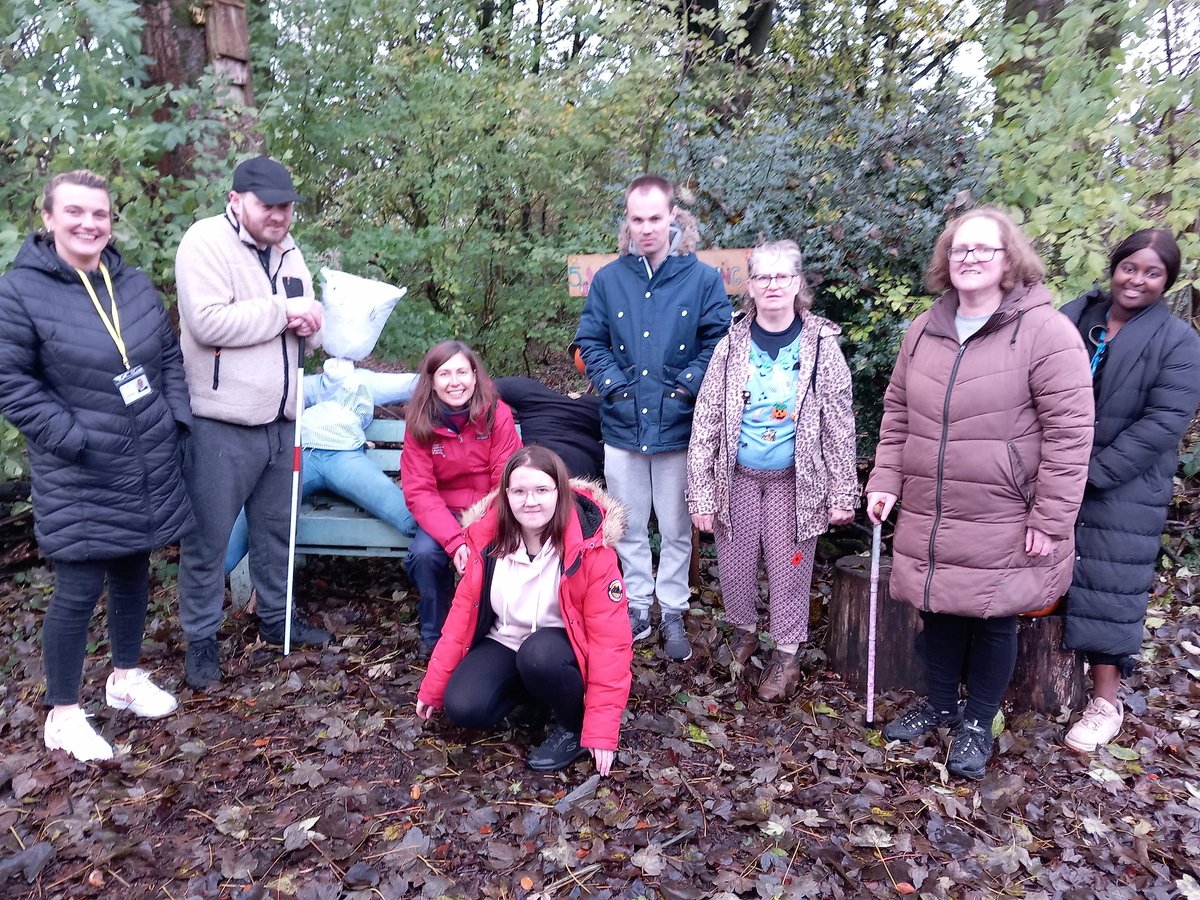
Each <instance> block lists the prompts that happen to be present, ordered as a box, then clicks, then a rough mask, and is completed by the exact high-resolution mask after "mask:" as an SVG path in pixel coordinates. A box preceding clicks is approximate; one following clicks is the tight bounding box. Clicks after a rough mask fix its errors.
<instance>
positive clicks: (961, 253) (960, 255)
mask: <svg viewBox="0 0 1200 900" xmlns="http://www.w3.org/2000/svg"><path fill="white" fill-rule="evenodd" d="M1003 252H1004V248H1003V247H951V248H950V258H951V259H952V260H954V261H955V262H963V261H964V260H965V259H966V258H967V257H968V256H974V257H975V260H976V261H977V262H991V261H992V260H993V259H995V257H996V254H997V253H1003Z"/></svg>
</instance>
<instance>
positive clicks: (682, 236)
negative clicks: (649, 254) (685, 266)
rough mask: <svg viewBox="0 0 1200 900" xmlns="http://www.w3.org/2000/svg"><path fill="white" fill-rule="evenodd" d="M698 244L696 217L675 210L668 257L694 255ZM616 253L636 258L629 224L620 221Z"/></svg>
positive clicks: (684, 211) (684, 210)
mask: <svg viewBox="0 0 1200 900" xmlns="http://www.w3.org/2000/svg"><path fill="white" fill-rule="evenodd" d="M699 244H700V228H699V226H698V224H697V222H696V217H695V216H693V215H692V214H691V213H690V212H688V211H687V210H686V209H679V208H676V215H675V221H674V222H672V223H671V250H670V253H669V254H668V255H669V256H687V255H688V254H689V253H695V252H696V248H697V247H698V246H699ZM617 253H619V254H620V255H621V256H625V255H626V254H629V255H632V256H637V255H638V254H637V252H636V251H635V250H634V247H633V235H632V234H630V232H629V223H628V222H626V221H625V220H623V219H622V220H621V230H620V231H619V232H618V233H617Z"/></svg>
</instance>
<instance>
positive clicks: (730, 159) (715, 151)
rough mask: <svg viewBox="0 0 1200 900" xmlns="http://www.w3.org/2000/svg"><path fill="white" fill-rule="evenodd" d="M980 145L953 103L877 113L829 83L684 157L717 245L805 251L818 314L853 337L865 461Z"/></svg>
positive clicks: (971, 180) (927, 102) (972, 181)
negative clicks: (787, 243)
mask: <svg viewBox="0 0 1200 900" xmlns="http://www.w3.org/2000/svg"><path fill="white" fill-rule="evenodd" d="M974 143H975V139H974V138H973V136H972V130H971V126H970V121H969V117H968V115H967V112H966V111H965V110H964V108H963V107H962V106H961V104H960V103H959V102H958V101H956V100H955V99H954V98H953V95H948V96H947V95H942V96H931V95H911V99H910V100H909V101H908V102H906V103H905V104H903V105H897V106H896V107H895V108H893V109H890V110H880V109H872V108H871V107H870V106H868V105H866V104H862V103H859V102H856V101H855V99H854V98H853V97H852V96H851V95H848V94H847V93H846V92H845V91H843V90H841V88H840V86H839V85H837V84H836V83H833V82H830V81H826V82H824V84H823V85H822V86H821V89H820V90H813V91H811V92H810V93H809V94H808V95H806V96H805V97H804V98H803V101H802V102H801V103H797V104H796V105H795V106H794V107H791V108H789V107H788V106H780V107H777V108H776V113H775V115H774V116H772V117H771V118H770V119H767V120H765V121H762V122H759V123H757V124H756V126H755V127H754V128H750V129H746V130H744V131H743V132H742V133H741V134H737V135H733V136H730V137H726V136H714V137H711V138H701V139H693V140H691V141H689V142H688V143H687V144H686V146H684V147H682V148H681V149H680V154H681V157H682V161H681V162H680V164H679V165H680V168H681V169H685V170H686V171H687V172H688V173H689V175H690V178H691V182H690V183H693V184H695V185H696V200H697V209H698V210H699V211H700V212H701V214H702V216H703V218H704V219H705V221H706V224H707V229H706V238H707V240H708V241H709V242H710V243H712V244H716V245H720V246H753V245H754V244H756V243H758V242H760V241H762V240H782V239H784V238H792V239H794V240H795V241H796V242H797V243H798V244H799V245H800V249H801V252H802V253H803V255H804V265H805V270H806V272H807V273H808V275H809V278H810V281H811V282H813V283H814V289H815V290H814V294H815V304H814V310H815V311H816V312H818V313H820V314H822V315H825V316H827V317H829V318H831V319H833V320H834V321H835V322H838V323H839V324H841V325H842V328H843V340H842V347H843V350H844V352H845V353H846V355H847V358H848V361H849V363H850V367H851V370H852V372H853V374H854V380H855V407H856V411H857V413H858V419H859V422H858V426H859V433H860V448H861V449H862V450H863V452H869V451H870V448H871V447H873V446H874V442H875V435H876V434H877V433H878V424H879V416H880V409H881V405H882V403H881V401H882V393H883V390H884V388H885V387H886V386H887V381H888V378H889V377H890V374H891V370H892V365H893V363H894V362H895V358H896V350H897V348H898V346H899V342H900V338H901V337H902V336H903V332H904V329H905V328H906V327H907V326H908V324H909V322H911V320H912V319H913V317H914V316H916V315H917V314H918V313H920V312H922V311H923V310H924V309H926V308H927V307H928V305H929V302H930V299H931V298H929V297H928V296H926V295H925V291H924V288H923V287H922V286H921V279H922V273H923V270H924V266H925V263H926V261H927V258H928V255H929V250H930V248H931V247H932V246H933V243H934V241H935V239H936V237H937V235H938V233H939V232H940V230H941V228H942V227H943V225H944V224H945V221H946V217H947V213H948V212H949V211H951V210H952V209H953V208H954V206H955V205H956V204H961V203H964V202H966V201H967V199H968V198H969V197H970V195H971V192H972V191H974V190H976V189H977V188H978V187H979V185H980V184H981V182H982V179H983V177H984V171H983V169H982V166H981V165H980V164H979V163H978V162H977V161H976V156H975V152H974Z"/></svg>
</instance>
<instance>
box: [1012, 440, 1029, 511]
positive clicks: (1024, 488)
mask: <svg viewBox="0 0 1200 900" xmlns="http://www.w3.org/2000/svg"><path fill="white" fill-rule="evenodd" d="M1007 447H1008V469H1009V474H1010V475H1011V477H1012V481H1013V487H1015V488H1016V489H1017V493H1018V494H1020V496H1021V499H1022V500H1024V501H1025V508H1026V509H1030V508H1032V506H1033V488H1032V486H1031V485H1030V483H1029V473H1028V472H1027V471H1026V470H1025V463H1024V462H1022V461H1021V454H1020V453H1018V452H1017V446H1016V444H1014V443H1013V442H1012V441H1008V443H1007Z"/></svg>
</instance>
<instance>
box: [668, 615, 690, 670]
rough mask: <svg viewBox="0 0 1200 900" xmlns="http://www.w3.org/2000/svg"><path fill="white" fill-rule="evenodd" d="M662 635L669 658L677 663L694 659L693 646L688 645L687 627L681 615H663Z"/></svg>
mask: <svg viewBox="0 0 1200 900" xmlns="http://www.w3.org/2000/svg"><path fill="white" fill-rule="evenodd" d="M662 633H663V646H664V648H665V649H666V651H667V656H669V657H671V659H673V660H675V662H683V661H684V660H688V659H691V658H692V645H691V644H689V643H688V638H687V626H685V625H684V624H683V615H682V614H681V613H663V617H662Z"/></svg>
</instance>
